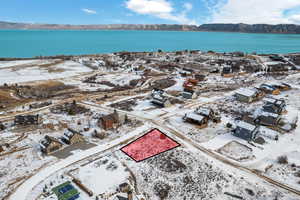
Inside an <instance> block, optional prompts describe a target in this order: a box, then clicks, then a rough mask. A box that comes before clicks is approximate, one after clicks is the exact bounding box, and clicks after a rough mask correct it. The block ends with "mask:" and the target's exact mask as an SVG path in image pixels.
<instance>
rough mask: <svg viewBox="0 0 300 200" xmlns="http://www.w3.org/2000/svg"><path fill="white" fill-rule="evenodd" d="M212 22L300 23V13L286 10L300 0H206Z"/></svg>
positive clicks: (297, 3) (298, 4)
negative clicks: (289, 13) (288, 12)
mask: <svg viewBox="0 0 300 200" xmlns="http://www.w3.org/2000/svg"><path fill="white" fill-rule="evenodd" d="M204 1H206V4H207V7H208V8H209V11H210V12H211V14H212V16H211V17H210V20H209V22H211V23H249V24H257V23H268V24H280V23H300V13H297V14H293V15H286V14H285V13H284V11H286V10H289V9H293V8H295V7H297V6H300V0H226V1H225V0H204Z"/></svg>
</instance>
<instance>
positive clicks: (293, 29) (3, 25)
mask: <svg viewBox="0 0 300 200" xmlns="http://www.w3.org/2000/svg"><path fill="white" fill-rule="evenodd" d="M0 29H2V30H4V29H14V30H34V29H42V30H157V31H212V32H243V33H280V34H300V25H295V24H278V25H269V24H252V25H250V24H202V25H200V26H196V25H179V24H105V25H104V24H103V25H70V24H30V23H14V22H3V21H0Z"/></svg>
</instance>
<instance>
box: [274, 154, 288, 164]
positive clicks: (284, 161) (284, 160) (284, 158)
mask: <svg viewBox="0 0 300 200" xmlns="http://www.w3.org/2000/svg"><path fill="white" fill-rule="evenodd" d="M277 162H278V163H279V164H288V163H289V162H288V158H287V156H279V157H278V158H277Z"/></svg>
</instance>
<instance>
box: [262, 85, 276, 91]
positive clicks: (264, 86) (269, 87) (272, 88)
mask: <svg viewBox="0 0 300 200" xmlns="http://www.w3.org/2000/svg"><path fill="white" fill-rule="evenodd" d="M259 87H260V88H265V89H268V90H272V91H273V90H276V88H274V87H273V86H272V85H269V84H266V83H264V84H261V85H260V86H259Z"/></svg>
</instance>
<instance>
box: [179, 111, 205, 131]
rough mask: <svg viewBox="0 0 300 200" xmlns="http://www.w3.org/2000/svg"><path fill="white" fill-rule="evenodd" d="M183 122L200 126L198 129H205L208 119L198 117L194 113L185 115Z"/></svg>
mask: <svg viewBox="0 0 300 200" xmlns="http://www.w3.org/2000/svg"><path fill="white" fill-rule="evenodd" d="M183 120H184V121H185V122H188V123H191V124H196V125H198V126H200V127H199V128H206V127H207V126H208V118H207V117H205V116H202V115H198V114H196V113H195V112H191V113H187V114H185V115H184V116H183Z"/></svg>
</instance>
